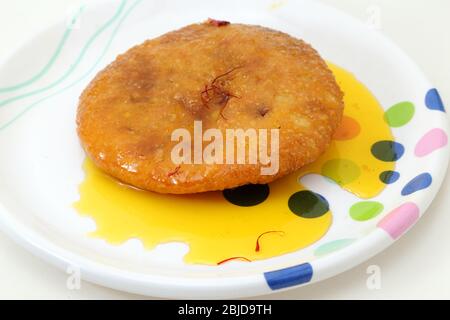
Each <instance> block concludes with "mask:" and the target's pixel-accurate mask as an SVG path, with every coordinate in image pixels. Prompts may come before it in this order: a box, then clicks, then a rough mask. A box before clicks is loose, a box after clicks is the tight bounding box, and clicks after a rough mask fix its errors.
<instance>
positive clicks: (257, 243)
mask: <svg viewBox="0 0 450 320" xmlns="http://www.w3.org/2000/svg"><path fill="white" fill-rule="evenodd" d="M269 233H278V234H279V235H280V236H283V235H284V231H266V232H264V233H261V234H260V235H259V236H258V239H256V248H255V251H256V252H259V251H260V249H261V246H260V245H259V240H261V238H262V237H263V236H265V235H266V234H269Z"/></svg>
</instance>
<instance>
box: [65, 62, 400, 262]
mask: <svg viewBox="0 0 450 320" xmlns="http://www.w3.org/2000/svg"><path fill="white" fill-rule="evenodd" d="M329 66H330V68H331V69H332V71H333V73H334V75H335V77H336V80H337V82H338V84H339V86H340V87H341V89H342V91H343V92H344V93H345V98H344V102H345V111H344V117H343V120H342V123H341V126H340V128H339V129H338V130H337V132H336V133H335V135H334V138H333V141H332V143H331V146H330V148H329V149H328V150H327V151H326V153H325V154H323V155H322V156H321V157H320V158H319V159H318V160H317V161H315V162H314V163H313V164H311V165H309V166H307V167H305V168H303V169H301V170H300V171H298V172H296V173H293V174H291V175H289V176H287V177H284V178H282V179H280V180H277V181H275V182H273V183H270V184H269V185H254V186H244V187H240V188H236V189H232V190H225V191H224V192H208V193H204V194H193V195H164V194H157V193H152V192H147V191H141V190H136V189H134V188H131V187H128V186H125V185H123V184H120V183H118V182H117V181H116V180H114V179H113V178H111V177H109V176H107V175H106V174H104V173H103V172H101V171H100V170H99V169H97V168H96V167H95V166H94V165H93V163H92V162H91V161H89V160H85V163H84V165H83V168H84V171H85V173H86V176H85V179H84V181H83V182H82V183H81V185H80V187H79V191H80V200H79V201H78V202H76V203H75V205H74V206H75V208H76V209H77V210H78V212H80V214H82V215H84V216H88V217H90V218H92V219H93V220H94V221H95V223H96V225H97V229H96V231H94V232H93V233H92V236H94V237H98V238H101V239H104V240H106V241H107V242H109V243H111V244H117V245H118V244H121V243H123V242H125V241H127V240H129V239H131V238H137V239H140V240H141V241H142V243H143V244H144V246H145V247H146V248H147V249H152V248H154V247H155V246H156V245H159V244H163V243H168V242H183V243H186V244H187V245H188V246H189V252H188V253H187V254H186V255H185V257H184V261H185V262H186V263H197V264H210V265H217V264H223V263H227V262H228V261H231V260H241V261H245V262H250V261H254V260H260V259H267V258H271V257H274V256H278V255H282V254H285V253H289V252H293V251H296V250H299V249H302V248H305V247H307V246H309V245H311V244H313V243H315V242H316V241H318V240H319V239H320V238H322V237H323V236H324V235H325V234H326V233H327V231H328V229H329V228H330V226H331V223H332V220H333V213H332V208H333V203H328V201H327V199H325V198H324V197H323V196H322V195H320V190H314V192H313V191H309V190H306V189H305V188H304V187H303V186H302V185H301V183H300V182H299V181H300V178H302V177H303V176H305V175H307V174H311V173H314V174H320V175H322V176H325V177H328V178H329V179H331V180H333V181H334V182H335V183H337V184H338V185H339V186H341V187H342V188H343V189H345V190H347V191H348V192H351V193H353V194H355V195H356V196H358V197H360V198H362V199H369V198H372V197H374V196H376V195H378V194H379V193H380V192H381V191H382V190H383V189H384V188H385V186H386V184H385V183H383V181H382V180H380V174H382V173H388V172H393V169H394V166H395V160H396V159H395V155H396V152H395V150H393V146H395V143H394V142H393V140H394V139H393V136H392V133H391V130H390V128H389V125H388V124H387V123H386V121H385V118H384V110H383V108H382V107H381V106H380V104H379V103H378V101H377V100H376V98H375V97H374V96H373V95H372V94H371V93H370V91H369V90H368V89H367V88H366V87H365V86H364V85H363V84H362V83H360V82H359V81H358V80H357V79H356V78H355V77H354V76H353V75H352V74H351V73H349V72H347V71H345V70H343V69H342V68H340V67H337V66H335V65H332V64H330V65H329ZM330 208H331V209H330Z"/></svg>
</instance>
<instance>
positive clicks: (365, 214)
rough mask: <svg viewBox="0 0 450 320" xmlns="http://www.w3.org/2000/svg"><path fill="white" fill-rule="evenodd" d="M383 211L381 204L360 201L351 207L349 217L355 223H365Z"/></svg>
mask: <svg viewBox="0 0 450 320" xmlns="http://www.w3.org/2000/svg"><path fill="white" fill-rule="evenodd" d="M383 209H384V206H383V204H382V203H380V202H377V201H361V202H358V203H355V204H354V205H353V206H351V208H350V210H349V213H350V217H352V219H353V220H356V221H367V220H370V219H373V218H375V217H376V216H378V215H379V214H380V213H381V212H382V211H383Z"/></svg>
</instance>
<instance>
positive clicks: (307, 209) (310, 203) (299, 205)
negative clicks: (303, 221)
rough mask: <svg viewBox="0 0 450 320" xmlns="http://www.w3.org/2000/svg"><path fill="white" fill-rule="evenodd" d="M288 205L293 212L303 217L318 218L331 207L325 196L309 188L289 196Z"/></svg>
mask: <svg viewBox="0 0 450 320" xmlns="http://www.w3.org/2000/svg"><path fill="white" fill-rule="evenodd" d="M288 205H289V209H290V210H291V211H292V212H293V213H295V214H296V215H298V216H299V217H302V218H318V217H321V216H323V215H324V214H325V213H327V212H328V211H329V209H330V206H329V204H328V201H327V200H326V199H325V198H324V197H323V196H321V195H320V194H318V193H314V192H312V191H307V190H304V191H300V192H296V193H294V194H293V195H292V196H291V197H290V198H289V201H288Z"/></svg>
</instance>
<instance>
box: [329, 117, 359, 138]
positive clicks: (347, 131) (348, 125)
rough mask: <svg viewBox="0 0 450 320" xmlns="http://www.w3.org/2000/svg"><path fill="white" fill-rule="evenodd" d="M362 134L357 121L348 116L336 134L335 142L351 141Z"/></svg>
mask: <svg viewBox="0 0 450 320" xmlns="http://www.w3.org/2000/svg"><path fill="white" fill-rule="evenodd" d="M360 132H361V127H360V125H359V123H358V121H356V120H355V119H353V118H351V117H347V116H343V117H342V122H341V125H340V126H339V127H338V128H337V130H336V132H335V133H334V136H333V139H334V140H350V139H353V138H355V137H356V136H357V135H358V134H359V133H360Z"/></svg>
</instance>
